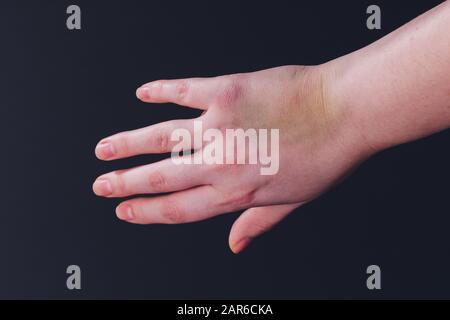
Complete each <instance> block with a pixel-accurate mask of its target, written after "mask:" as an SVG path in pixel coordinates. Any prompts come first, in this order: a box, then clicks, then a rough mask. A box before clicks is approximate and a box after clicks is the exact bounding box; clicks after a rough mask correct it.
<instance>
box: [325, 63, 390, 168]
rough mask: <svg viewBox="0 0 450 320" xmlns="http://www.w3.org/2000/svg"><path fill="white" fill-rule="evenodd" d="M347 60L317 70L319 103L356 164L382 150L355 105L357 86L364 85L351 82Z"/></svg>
mask: <svg viewBox="0 0 450 320" xmlns="http://www.w3.org/2000/svg"><path fill="white" fill-rule="evenodd" d="M350 60H351V59H350V58H349V56H344V57H342V58H338V59H335V60H332V61H329V62H327V63H324V64H322V65H320V66H318V67H319V69H320V72H321V79H322V92H323V101H324V104H325V106H326V108H327V109H328V110H329V114H331V115H332V117H333V118H334V119H335V123H336V126H337V127H338V129H337V130H336V131H337V132H338V138H339V139H340V140H341V141H342V142H341V143H342V144H343V145H345V147H346V148H348V149H350V150H351V151H350V152H351V153H352V154H354V156H355V157H357V158H358V160H364V159H367V158H369V157H371V156H372V155H374V154H376V153H378V152H379V151H381V150H383V149H385V148H386V146H384V145H383V144H382V143H380V142H379V141H377V140H376V136H375V135H373V130H372V126H370V125H368V123H367V122H365V121H364V117H365V116H366V115H367V114H366V115H364V114H363V113H364V112H362V111H364V110H362V108H361V105H362V104H361V103H360V101H359V96H360V92H361V90H360V88H359V85H364V84H362V83H361V82H358V80H356V81H354V79H353V80H352V77H353V76H352V74H351V62H350ZM347 84H350V85H347ZM369 99H370V98H369Z"/></svg>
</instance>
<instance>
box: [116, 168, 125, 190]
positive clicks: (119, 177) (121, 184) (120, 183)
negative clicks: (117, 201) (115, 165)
mask: <svg viewBox="0 0 450 320" xmlns="http://www.w3.org/2000/svg"><path fill="white" fill-rule="evenodd" d="M122 173H123V170H117V171H114V177H115V178H114V181H115V187H114V193H115V194H118V195H124V194H127V187H126V183H125V179H124V177H123V174H122Z"/></svg>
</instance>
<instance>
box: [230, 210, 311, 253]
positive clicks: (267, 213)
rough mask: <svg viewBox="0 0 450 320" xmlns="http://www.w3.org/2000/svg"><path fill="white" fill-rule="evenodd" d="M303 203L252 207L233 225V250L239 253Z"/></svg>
mask: <svg viewBox="0 0 450 320" xmlns="http://www.w3.org/2000/svg"><path fill="white" fill-rule="evenodd" d="M303 204H304V202H302V203H294V204H283V205H275V206H268V207H257V208H250V209H248V210H246V211H244V212H243V213H242V214H241V215H240V216H239V218H237V220H236V221H235V222H234V224H233V226H232V227H231V231H230V236H229V239H228V242H229V245H230V248H231V251H233V252H234V253H236V254H237V253H239V252H241V251H242V250H244V249H245V248H246V247H247V246H248V244H249V243H250V242H251V241H252V240H253V239H254V238H256V237H257V236H259V235H261V234H263V233H265V232H266V231H269V230H270V229H271V228H272V227H273V226H275V225H276V224H277V223H278V222H280V221H281V220H283V219H284V218H285V217H286V216H287V215H288V214H289V213H291V212H292V211H293V210H295V209H296V208H298V207H300V206H301V205H303Z"/></svg>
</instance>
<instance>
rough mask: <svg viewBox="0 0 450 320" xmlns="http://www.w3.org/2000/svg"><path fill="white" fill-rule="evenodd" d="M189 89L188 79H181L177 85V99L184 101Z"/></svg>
mask: <svg viewBox="0 0 450 320" xmlns="http://www.w3.org/2000/svg"><path fill="white" fill-rule="evenodd" d="M188 91H189V82H188V81H180V82H179V83H177V84H176V87H175V94H176V100H177V101H183V100H184V99H185V98H186V96H187V93H188Z"/></svg>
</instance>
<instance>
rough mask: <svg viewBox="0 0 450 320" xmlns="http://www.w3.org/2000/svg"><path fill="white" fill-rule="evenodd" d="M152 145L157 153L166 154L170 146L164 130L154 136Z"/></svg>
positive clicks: (156, 132) (158, 131)
mask: <svg viewBox="0 0 450 320" xmlns="http://www.w3.org/2000/svg"><path fill="white" fill-rule="evenodd" d="M151 143H152V145H153V146H154V148H155V149H156V151H157V152H166V151H167V148H168V145H169V137H168V135H167V134H166V133H165V132H164V131H163V130H160V129H158V130H156V131H155V132H154V134H153V137H152V141H151Z"/></svg>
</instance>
